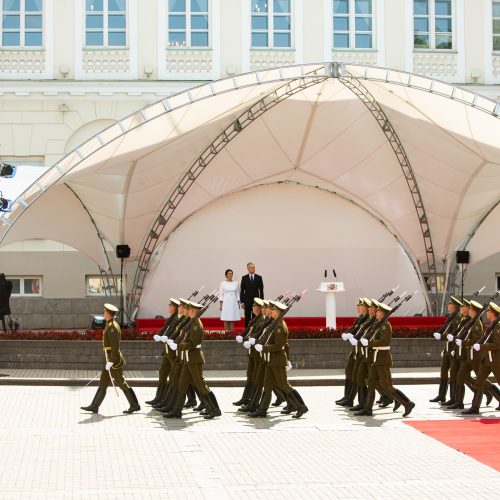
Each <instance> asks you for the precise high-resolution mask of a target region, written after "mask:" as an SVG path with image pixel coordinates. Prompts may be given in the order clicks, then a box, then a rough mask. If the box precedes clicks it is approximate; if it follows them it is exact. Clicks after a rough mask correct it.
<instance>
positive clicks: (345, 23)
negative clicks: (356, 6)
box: [333, 16, 349, 31]
mask: <svg viewBox="0 0 500 500" xmlns="http://www.w3.org/2000/svg"><path fill="white" fill-rule="evenodd" d="M333 30H334V31H349V18H348V17H347V16H346V17H334V18H333Z"/></svg>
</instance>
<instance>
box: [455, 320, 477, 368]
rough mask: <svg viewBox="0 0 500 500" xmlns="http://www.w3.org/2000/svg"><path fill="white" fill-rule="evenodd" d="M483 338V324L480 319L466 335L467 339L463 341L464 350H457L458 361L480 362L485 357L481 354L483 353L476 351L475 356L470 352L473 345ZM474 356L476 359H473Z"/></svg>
mask: <svg viewBox="0 0 500 500" xmlns="http://www.w3.org/2000/svg"><path fill="white" fill-rule="evenodd" d="M482 336H483V324H482V323H481V320H480V319H478V320H477V321H476V322H475V323H474V324H473V325H472V326H471V327H470V328H469V331H468V332H467V334H466V335H465V339H464V340H462V349H460V348H456V349H455V352H456V355H455V357H456V358H457V359H468V360H469V361H472V359H474V360H478V359H481V358H482V357H483V355H482V354H481V351H479V352H477V351H474V349H472V350H473V351H474V354H472V353H471V352H470V351H471V349H469V348H472V345H473V344H475V343H476V342H477V341H478V340H479V339H480V338H481V337H482ZM472 356H474V358H472Z"/></svg>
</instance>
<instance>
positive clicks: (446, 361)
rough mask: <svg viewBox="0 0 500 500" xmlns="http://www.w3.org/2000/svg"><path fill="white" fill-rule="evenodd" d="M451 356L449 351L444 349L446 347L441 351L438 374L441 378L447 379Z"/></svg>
mask: <svg viewBox="0 0 500 500" xmlns="http://www.w3.org/2000/svg"><path fill="white" fill-rule="evenodd" d="M452 360H453V358H452V357H451V356H450V353H449V352H447V351H446V349H445V350H444V351H443V357H442V359H441V372H440V374H439V376H440V377H441V380H443V381H444V380H446V381H447V380H448V374H449V372H450V368H451V362H452Z"/></svg>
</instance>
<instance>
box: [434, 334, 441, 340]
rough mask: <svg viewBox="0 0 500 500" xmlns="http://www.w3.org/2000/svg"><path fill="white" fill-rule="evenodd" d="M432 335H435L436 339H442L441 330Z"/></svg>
mask: <svg viewBox="0 0 500 500" xmlns="http://www.w3.org/2000/svg"><path fill="white" fill-rule="evenodd" d="M432 335H434V338H435V339H436V340H441V334H440V333H439V332H434V333H433V334H432Z"/></svg>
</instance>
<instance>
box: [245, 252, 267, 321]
mask: <svg viewBox="0 0 500 500" xmlns="http://www.w3.org/2000/svg"><path fill="white" fill-rule="evenodd" d="M247 269H248V274H245V276H243V277H242V278H241V286H240V303H241V307H244V308H245V327H247V326H248V323H249V322H250V320H251V319H252V317H253V312H252V306H253V299H254V298H255V297H259V298H260V299H263V298H264V282H263V281H262V276H259V275H258V274H255V264H254V263H253V262H249V263H248V264H247Z"/></svg>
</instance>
